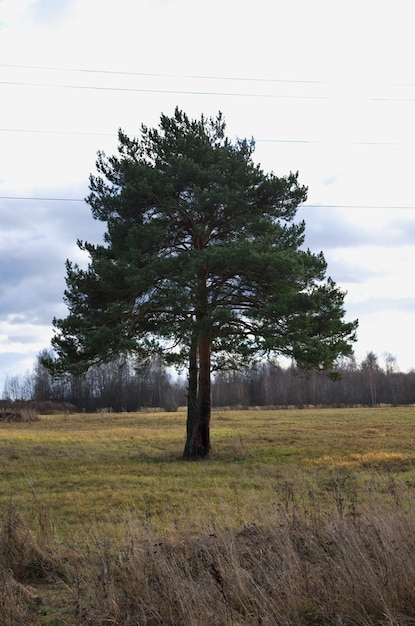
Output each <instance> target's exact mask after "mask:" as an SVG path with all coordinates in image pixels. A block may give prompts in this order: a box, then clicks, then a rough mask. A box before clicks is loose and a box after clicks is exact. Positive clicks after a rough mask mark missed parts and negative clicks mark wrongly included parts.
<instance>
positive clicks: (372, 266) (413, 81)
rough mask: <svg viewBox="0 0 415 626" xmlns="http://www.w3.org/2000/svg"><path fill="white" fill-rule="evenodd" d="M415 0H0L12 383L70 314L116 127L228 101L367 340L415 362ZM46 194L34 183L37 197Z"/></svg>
mask: <svg viewBox="0 0 415 626" xmlns="http://www.w3.org/2000/svg"><path fill="white" fill-rule="evenodd" d="M412 9H413V1H411V0H394V2H391V1H390V0H387V1H386V0H385V1H384V0H347V1H346V0H284V1H281V0H256V1H255V2H252V1H251V2H246V1H245V0H210V1H209V2H204V1H202V0H200V1H197V0H117V2H114V1H109V0H0V103H1V104H0V114H1V120H0V196H1V198H0V395H1V393H2V390H3V386H4V380H5V377H6V376H7V375H9V376H13V375H16V374H25V372H26V371H28V370H29V371H31V369H32V367H33V364H34V362H35V358H36V355H37V354H38V352H39V351H40V350H42V349H43V348H45V347H48V346H49V344H50V339H51V337H52V319H53V317H54V316H58V317H61V316H64V315H65V307H64V305H63V301H62V296H63V291H64V288H65V265H64V264H65V260H66V259H67V258H69V259H71V260H77V259H79V258H80V257H79V252H78V249H77V246H76V241H77V239H78V238H80V239H83V240H87V241H91V242H98V241H100V240H101V236H102V233H103V224H101V223H99V222H95V221H94V220H93V219H92V217H91V214H90V209H89V207H88V205H86V204H85V203H84V202H82V201H79V200H82V199H83V198H84V197H85V196H86V195H87V193H88V177H89V174H90V173H91V172H94V168H95V158H96V153H97V151H98V150H100V149H102V150H104V151H105V152H106V153H107V154H113V153H115V151H116V147H117V141H116V135H117V130H118V128H119V127H121V128H123V130H125V131H126V132H127V134H130V135H134V134H138V132H139V129H140V126H141V124H142V123H144V124H146V125H148V126H155V125H157V124H158V121H159V117H160V113H162V112H163V113H165V114H172V113H173V111H174V107H175V106H176V105H178V106H179V107H180V108H182V109H184V110H185V111H186V112H187V113H188V114H189V115H190V116H191V117H200V115H201V114H202V113H204V114H205V115H208V116H209V115H212V116H215V115H216V114H217V112H218V111H219V110H220V111H222V112H223V114H224V116H225V118H226V121H227V134H228V136H229V137H231V138H232V139H235V138H236V137H249V138H250V137H253V138H254V139H255V140H256V150H255V153H254V158H255V160H256V161H258V162H260V163H261V165H262V167H263V168H264V170H265V171H271V170H272V171H274V172H275V173H276V174H277V175H284V174H288V173H289V171H297V170H298V171H299V174H300V182H301V183H302V184H304V185H307V186H308V188H309V196H308V200H307V203H306V205H305V206H304V207H302V208H301V209H300V210H299V215H300V217H302V218H304V219H305V221H306V225H307V228H306V233H307V236H306V244H307V245H308V246H309V247H310V248H311V250H313V251H314V252H318V251H320V250H323V252H324V254H325V257H326V259H327V262H328V274H329V275H330V276H332V278H333V279H334V280H335V281H336V282H337V283H338V285H339V286H340V287H341V288H342V289H344V290H346V291H347V292H348V293H347V296H346V300H345V303H346V309H347V319H355V318H358V319H359V322H360V325H359V332H358V338H359V339H358V342H357V344H356V347H355V352H356V357H357V359H358V360H361V359H362V358H364V357H365V355H366V353H367V352H368V351H370V350H371V351H374V352H375V353H376V354H377V355H378V357H379V360H380V361H381V363H382V362H383V360H384V358H385V354H391V355H393V356H394V357H396V360H397V363H398V365H399V367H400V369H401V370H402V371H408V370H410V369H412V368H415V347H414V340H413V335H414V333H413V323H414V320H415V293H414V292H415V287H414V278H413V273H414V269H413V268H414V267H415V245H414V240H415V197H414V194H415V192H414V166H415V159H414V152H415V124H414V119H415V75H414V72H415V71H414V58H415V38H414V36H413V13H412ZM33 198H36V199H33Z"/></svg>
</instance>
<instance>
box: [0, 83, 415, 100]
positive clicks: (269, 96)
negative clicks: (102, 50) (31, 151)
mask: <svg viewBox="0 0 415 626" xmlns="http://www.w3.org/2000/svg"><path fill="white" fill-rule="evenodd" d="M0 84H2V85H11V86H18V87H40V88H48V89H76V90H89V91H113V92H119V93H122V92H124V93H153V94H154V93H161V94H174V95H187V96H221V97H232V98H266V99H284V100H323V101H330V100H339V101H356V102H357V101H364V102H415V98H391V97H385V96H370V97H369V96H330V95H325V96H321V95H320V96H318V95H298V94H269V93H242V92H231V91H229V92H226V91H196V90H181V89H145V88H139V87H105V86H101V85H98V86H96V85H68V84H63V83H61V84H56V83H30V82H26V81H8V80H2V81H0Z"/></svg>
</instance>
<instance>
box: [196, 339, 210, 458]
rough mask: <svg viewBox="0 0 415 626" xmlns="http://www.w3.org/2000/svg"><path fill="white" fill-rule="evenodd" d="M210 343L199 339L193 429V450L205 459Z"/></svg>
mask: <svg viewBox="0 0 415 626" xmlns="http://www.w3.org/2000/svg"><path fill="white" fill-rule="evenodd" d="M210 354H211V342H210V338H209V337H204V336H203V337H200V338H199V384H198V403H197V428H196V429H195V436H194V439H195V443H194V445H195V449H196V451H197V455H198V456H199V457H201V458H206V457H207V456H209V453H210V412H211V382H210Z"/></svg>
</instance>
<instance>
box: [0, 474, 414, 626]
mask: <svg viewBox="0 0 415 626" xmlns="http://www.w3.org/2000/svg"><path fill="white" fill-rule="evenodd" d="M297 488H299V490H301V486H298V485H294V484H293V483H287V484H285V486H282V487H281V494H280V495H281V498H280V503H279V506H273V507H270V508H269V510H267V511H265V510H264V512H263V520H264V521H263V523H261V524H254V525H249V526H245V527H242V528H239V529H235V528H233V529H231V528H230V527H229V528H226V527H224V526H222V527H220V528H219V527H216V526H215V525H214V524H213V523H212V524H211V526H210V528H208V527H207V528H206V529H205V530H203V531H201V532H200V533H199V534H195V533H194V532H193V533H186V532H185V530H184V529H182V530H181V533H180V532H178V533H177V535H176V536H175V538H174V540H172V539H171V538H170V539H168V538H166V537H163V536H156V535H155V533H154V532H153V531H152V528H151V523H150V522H149V523H148V524H146V523H144V522H143V521H142V519H141V518H139V517H138V516H137V515H136V514H135V512H134V511H130V512H125V514H124V517H123V519H122V521H121V522H120V525H121V529H120V530H121V532H120V533H119V535H118V536H121V537H122V540H119V539H114V537H113V536H110V535H107V534H105V532H103V531H102V529H100V528H99V527H98V526H94V527H92V528H91V529H90V530H89V532H88V542H87V543H85V542H83V543H82V549H79V548H78V547H77V546H76V542H75V541H74V544H73V545H72V546H71V547H68V546H65V547H64V546H63V545H62V544H59V543H58V542H57V541H56V540H55V539H54V538H53V533H52V530H51V528H50V527H48V525H47V521H45V520H44V523H43V525H41V526H40V528H41V529H42V528H43V532H39V533H37V534H38V536H36V537H35V535H34V534H33V533H32V531H31V530H30V529H29V528H28V527H27V525H26V524H25V522H24V520H23V519H22V518H21V516H20V514H19V512H18V511H17V510H16V509H15V508H14V506H13V505H11V506H10V508H9V510H8V511H7V514H6V515H5V516H4V517H3V520H2V525H1V529H0V616H1V617H0V623H1V625H2V626H20V625H21V624H33V625H35V624H36V625H49V626H58V625H78V626H81V625H84V624H85V625H87V624H88V625H90V626H101V625H104V624H112V625H117V626H138V625H146V626H153V625H154V626H155V625H159V624H163V625H170V626H195V625H196V626H205V625H206V626H216V625H217V626H223V625H233V626H237V625H241V626H242V625H249V626H251V625H252V626H253V625H278V626H283V625H285V626H289V625H293V626H306V625H307V626H312V625H337V626H341V625H344V626H346V625H348V626H349V625H350V626H351V625H353V626H362V625H366V626H369V625H378V626H380V625H385V626H386V625H388V626H392V625H393V626H397V625H402V626H404V625H405V626H406V625H408V626H409V625H410V624H414V623H415V558H414V556H415V535H414V528H415V502H414V500H413V497H412V496H411V494H410V493H408V494H401V497H400V498H399V499H398V498H396V499H395V500H394V501H393V502H390V503H389V504H388V505H385V504H384V502H383V503H381V502H380V500H379V499H377V496H376V495H373V496H372V498H371V499H370V501H366V502H365V504H361V505H360V504H359V502H358V499H357V497H353V498H352V497H351V495H350V494H345V492H343V491H342V483H341V481H340V483H339V486H338V491H337V492H336V493H337V496H336V498H335V499H334V501H333V504H332V506H331V508H330V509H327V507H326V505H325V507H324V509H321V508H320V505H319V502H318V495H317V494H313V493H309V494H308V500H307V505H306V506H303V504H301V503H300V502H298V501H297V500H296V497H295V494H296V490H297ZM403 496H405V497H403ZM345 498H346V500H347V502H345ZM41 515H42V516H44V512H41Z"/></svg>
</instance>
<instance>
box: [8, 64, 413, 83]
mask: <svg viewBox="0 0 415 626" xmlns="http://www.w3.org/2000/svg"><path fill="white" fill-rule="evenodd" d="M0 67H5V68H13V69H26V70H45V71H51V72H72V73H81V74H108V75H117V76H142V77H148V78H181V79H192V80H224V81H237V82H258V83H288V84H290V83H291V84H299V85H301V84H304V85H350V86H351V85H355V86H365V87H368V86H382V87H415V83H379V82H375V81H373V82H371V81H370V80H369V81H368V80H365V81H364V83H363V82H362V83H359V82H357V81H336V80H316V79H314V80H305V79H288V78H264V77H259V76H210V75H203V74H176V73H165V72H136V71H134V72H133V71H126V70H101V69H96V68H82V67H56V66H47V65H20V64H13V63H0Z"/></svg>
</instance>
